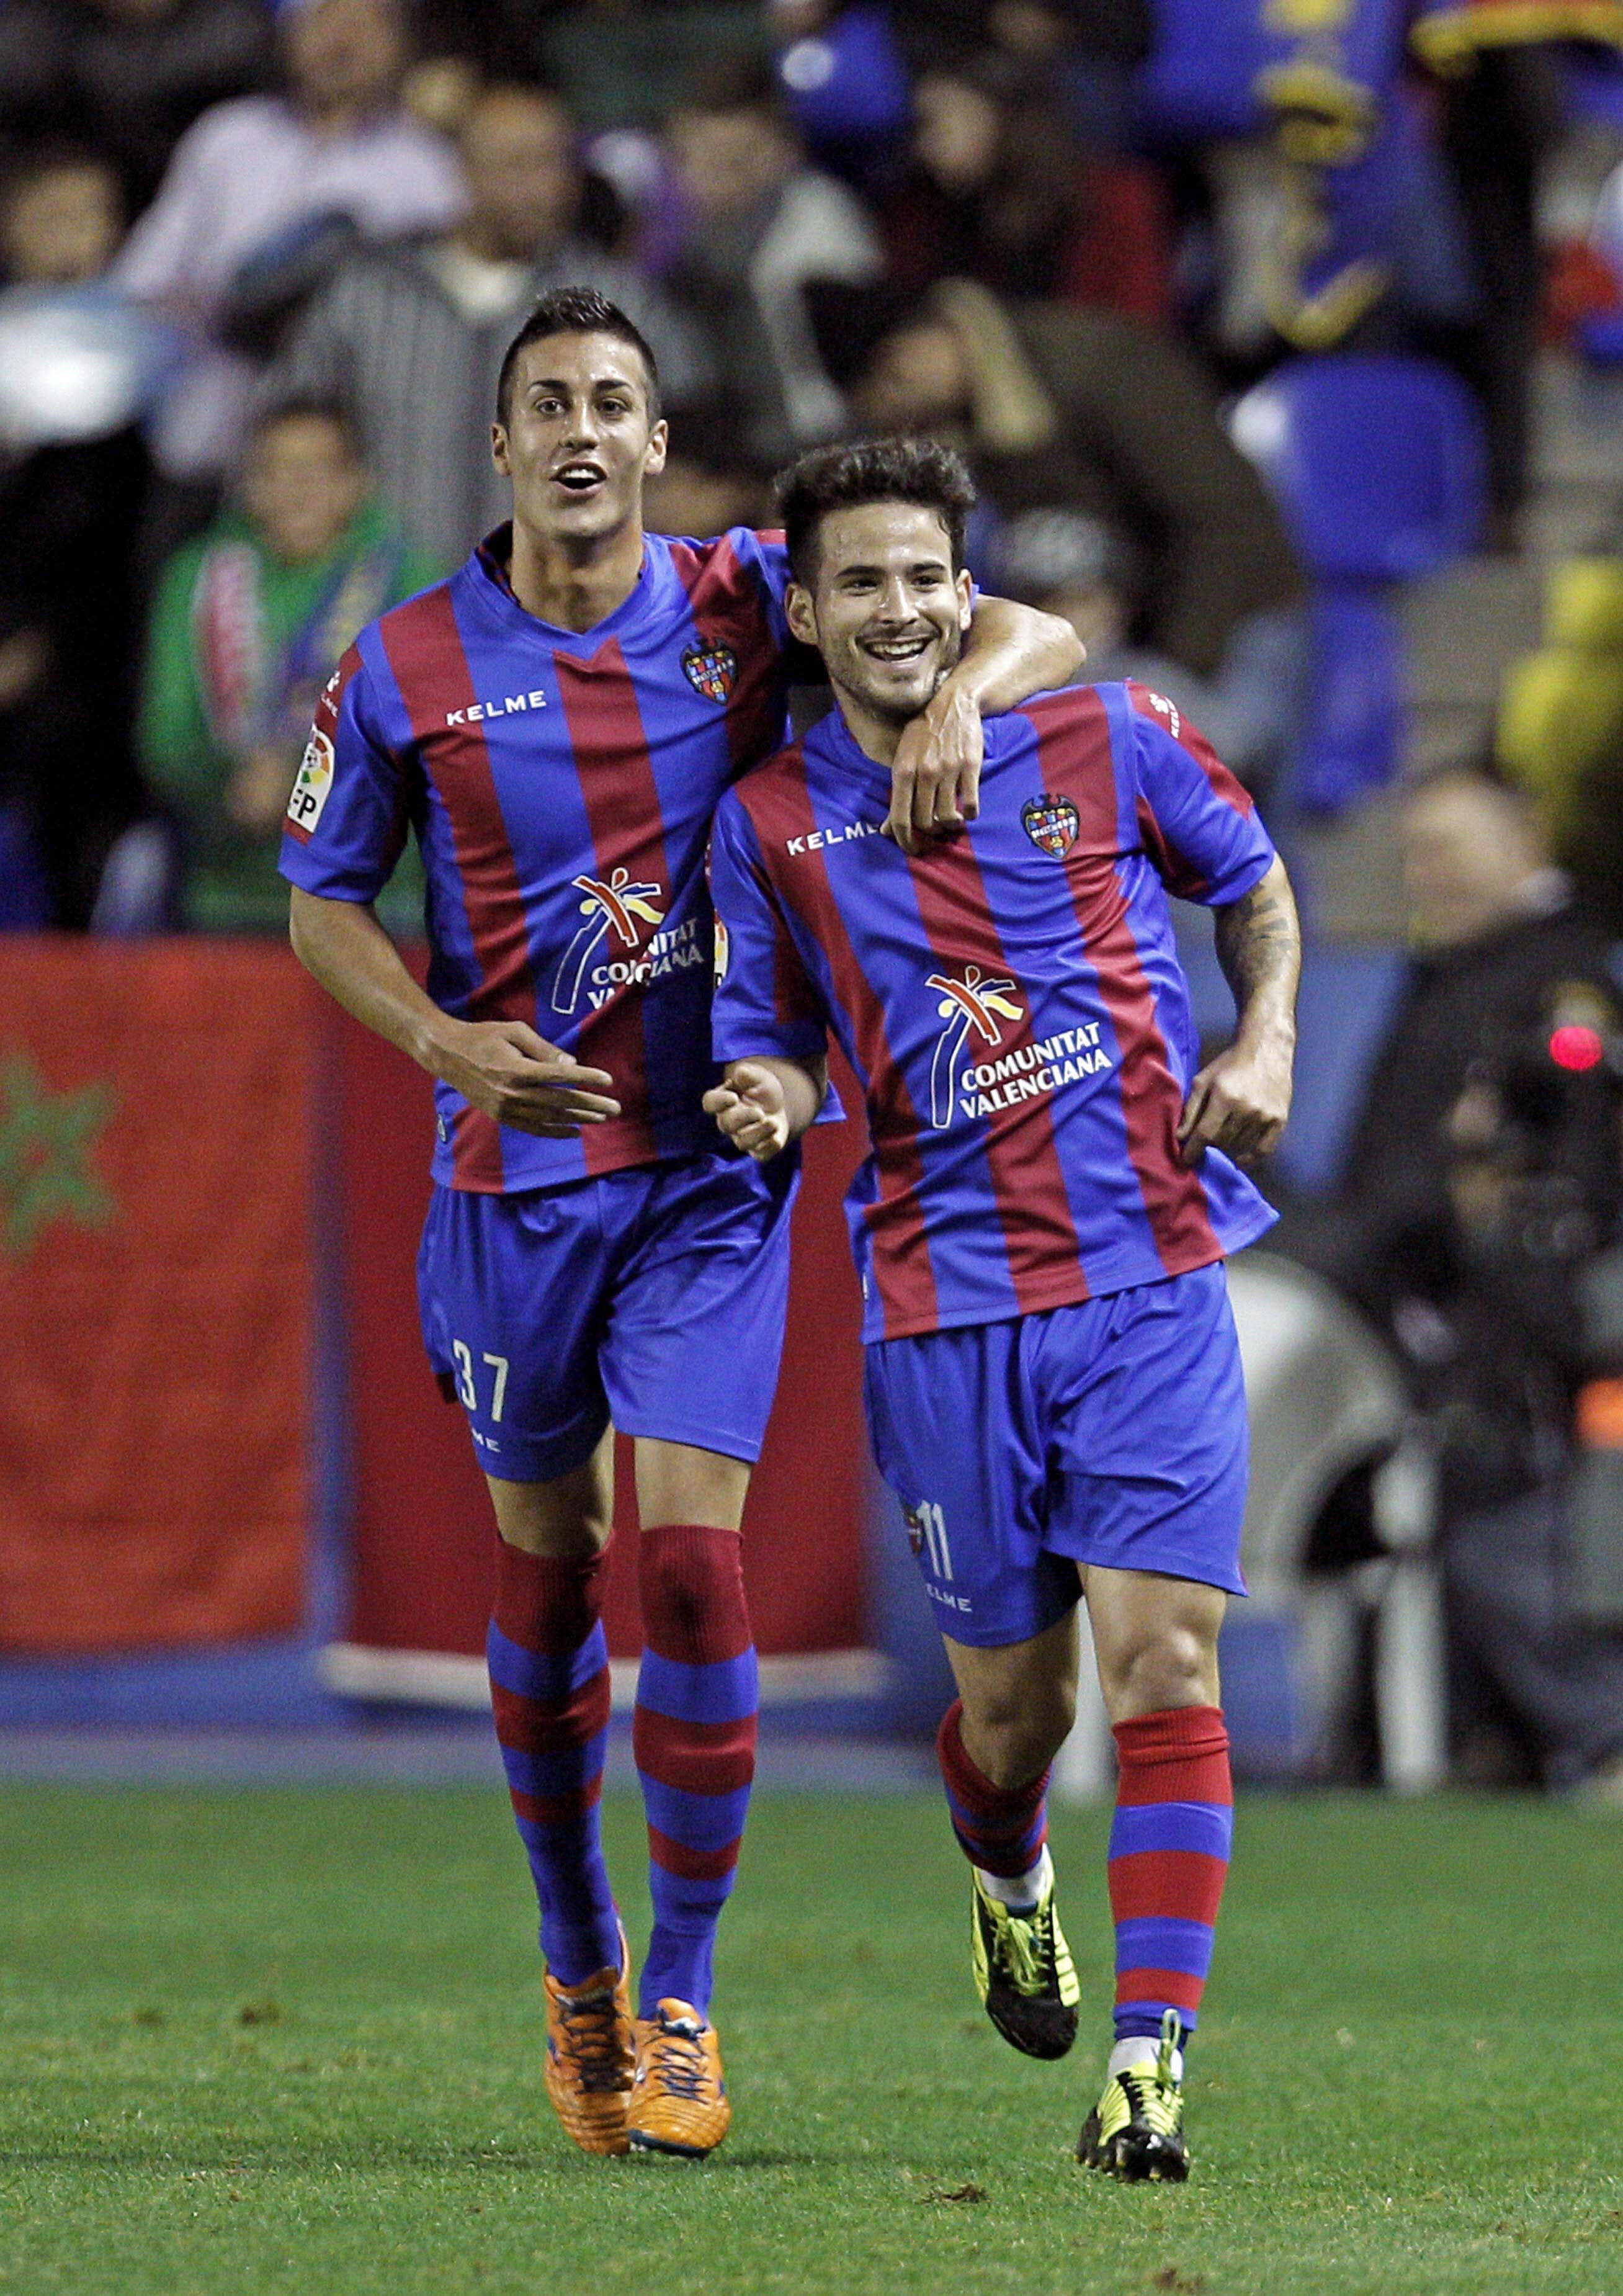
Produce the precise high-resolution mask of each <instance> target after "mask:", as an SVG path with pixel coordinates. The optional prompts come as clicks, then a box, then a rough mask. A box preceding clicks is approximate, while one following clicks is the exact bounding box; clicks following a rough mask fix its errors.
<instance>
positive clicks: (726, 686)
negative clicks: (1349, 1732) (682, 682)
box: [682, 645, 738, 701]
mask: <svg viewBox="0 0 1623 2296" xmlns="http://www.w3.org/2000/svg"><path fill="white" fill-rule="evenodd" d="M682 667H683V668H684V670H686V672H687V682H688V684H689V685H691V686H692V687H693V691H694V692H695V693H702V694H703V695H704V697H705V699H706V701H725V700H726V699H727V696H728V695H729V694H730V693H732V691H733V688H734V686H735V685H737V683H738V656H737V655H736V654H735V653H734V652H733V649H732V647H731V646H724V645H714V646H697V645H696V646H689V648H688V650H687V652H685V653H684V655H683V657H682Z"/></svg>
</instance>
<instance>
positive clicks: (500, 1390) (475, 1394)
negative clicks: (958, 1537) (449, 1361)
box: [451, 1340, 939, 1513]
mask: <svg viewBox="0 0 1623 2296" xmlns="http://www.w3.org/2000/svg"><path fill="white" fill-rule="evenodd" d="M451 1353H452V1354H453V1355H454V1356H455V1358H456V1392H457V1394H458V1396H459V1397H460V1398H461V1400H462V1405H463V1409H464V1410H465V1411H477V1410H478V1409H479V1390H478V1388H477V1387H476V1386H475V1385H474V1382H473V1353H472V1350H471V1348H470V1347H469V1346H468V1343H467V1341H465V1340H453V1341H452V1342H451ZM507 1360H508V1359H507V1357H505V1356H493V1355H483V1356H481V1357H480V1362H481V1363H487V1364H488V1365H490V1366H491V1368H492V1370H493V1371H494V1372H495V1373H496V1378H495V1380H494V1381H493V1382H492V1383H491V1395H490V1420H491V1424H492V1425H493V1426H494V1425H495V1424H496V1423H497V1422H498V1421H499V1420H500V1418H501V1416H502V1405H503V1403H504V1401H505V1399H506V1395H507ZM937 1512H938V1513H939V1508H938V1510H937Z"/></svg>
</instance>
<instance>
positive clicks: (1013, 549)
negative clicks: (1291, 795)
mask: <svg viewBox="0 0 1623 2296" xmlns="http://www.w3.org/2000/svg"><path fill="white" fill-rule="evenodd" d="M987 558H988V569H989V570H990V573H991V578H992V580H993V582H994V584H995V585H996V587H997V589H999V590H1000V591H1001V592H1003V593H1004V594H1006V595H1007V596H1009V597H1011V598H1018V599H1020V600H1021V603H1023V604H1025V605H1028V606H1038V607H1041V608H1042V610H1043V611H1045V613H1050V614H1058V615H1059V616H1060V617H1061V618H1062V619H1063V620H1065V621H1068V622H1069V623H1070V626H1071V627H1072V629H1074V630H1075V632H1076V634H1077V635H1078V637H1079V638H1080V639H1081V641H1082V644H1083V645H1084V646H1085V647H1086V650H1087V658H1086V667H1085V668H1084V669H1083V672H1082V675H1083V676H1084V677H1086V680H1087V682H1088V684H1089V685H1110V684H1111V683H1113V682H1115V681H1116V680H1119V679H1122V678H1129V677H1130V678H1135V679H1136V680H1137V681H1138V683H1139V684H1140V685H1148V686H1152V687H1153V689H1154V690H1155V692H1156V693H1164V694H1165V695H1166V696H1167V698H1168V701H1172V702H1173V703H1175V704H1176V707H1177V709H1179V710H1180V711H1182V713H1183V715H1184V717H1187V718H1188V719H1190V720H1191V722H1192V723H1193V724H1194V725H1196V726H1199V727H1200V729H1201V733H1202V734H1205V736H1206V738H1207V740H1208V741H1209V742H1210V743H1211V745H1212V747H1213V748H1214V749H1215V750H1217V755H1218V756H1219V757H1220V758H1222V759H1223V762H1224V763H1225V765H1226V766H1227V767H1229V768H1230V770H1231V771H1232V772H1233V773H1234V774H1236V775H1238V776H1239V778H1240V779H1241V781H1242V782H1243V783H1245V785H1246V787H1247V788H1248V789H1250V790H1253V791H1255V790H1265V789H1266V788H1267V787H1268V786H1269V785H1270V784H1271V783H1273V781H1274V778H1275V775H1276V774H1277V773H1278V771H1279V769H1280V767H1282V766H1283V763H1284V759H1285V756H1286V753H1287V750H1288V749H1289V746H1290V743H1291V739H1292V737H1293V736H1294V735H1295V734H1296V733H1297V731H1298V728H1299V722H1300V712H1301V703H1302V697H1303V693H1304V689H1305V685H1306V679H1307V659H1306V655H1307V633H1306V626H1305V624H1304V622H1303V620H1302V619H1301V617H1300V616H1299V615H1297V614H1292V613H1275V614H1253V615H1250V616H1249V617H1248V618H1247V619H1246V620H1245V621H1243V622H1242V624H1241V625H1240V627H1239V628H1238V629H1237V630H1235V632H1234V635H1233V636H1232V637H1231V638H1230V640H1229V642H1228V644H1227V645H1226V647H1225V649H1224V654H1223V660H1222V661H1221V663H1220V665H1219V667H1218V669H1217V673H1216V675H1215V676H1212V677H1210V678H1204V677H1201V676H1197V675H1196V673H1195V672H1194V671H1193V670H1191V669H1187V668H1184V664H1183V663H1182V662H1180V661H1175V660H1173V659H1172V657H1171V656H1170V655H1169V654H1163V653H1158V652H1155V651H1154V649H1153V648H1152V647H1149V646H1144V645H1137V644H1134V642H1133V639H1132V635H1131V634H1132V632H1133V630H1134V628H1135V627H1136V626H1138V625H1139V624H1140V623H1141V621H1142V620H1143V606H1144V601H1143V580H1142V574H1141V571H1140V567H1139V562H1138V559H1137V556H1136V553H1135V551H1134V549H1133V546H1132V544H1131V542H1130V541H1129V540H1128V538H1127V536H1126V535H1125V534H1122V533H1120V532H1119V531H1118V530H1116V529H1112V528H1111V527H1109V526H1107V525H1106V524H1105V523H1104V522H1103V521H1102V520H1101V519H1096V518H1090V517H1088V515H1087V514H1086V512H1083V511H1077V510H1065V509H1045V510H1028V511H1021V512H1019V513H1018V514H1017V515H1016V516H1015V517H1013V518H1012V519H1009V520H1008V521H1005V522H1004V525H1003V526H1002V527H1000V528H999V529H997V531H996V533H995V534H994V535H993V537H992V539H991V542H990V544H989V545H988V553H987Z"/></svg>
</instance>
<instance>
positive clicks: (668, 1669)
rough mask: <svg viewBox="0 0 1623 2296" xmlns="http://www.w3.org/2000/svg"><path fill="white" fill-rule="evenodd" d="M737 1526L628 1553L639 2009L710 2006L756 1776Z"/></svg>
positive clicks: (751, 1655) (676, 1535) (675, 1527)
mask: <svg viewBox="0 0 1623 2296" xmlns="http://www.w3.org/2000/svg"><path fill="white" fill-rule="evenodd" d="M742 1553H743V1547H742V1540H741V1539H740V1538H739V1535H738V1533H737V1532H736V1531H735V1530H713V1529H709V1528H707V1527H706V1526H704V1525H702V1524H692V1523H676V1524H665V1525H662V1526H660V1528H659V1529H654V1530H645V1531H643V1536H642V1540H641V1543H640V1545H639V1546H638V1549H637V1580H638V1586H639V1588H640V1590H641V1594H642V1601H643V1645H644V1647H643V1665H642V1671H641V1672H640V1674H639V1675H638V1677H637V1690H636V1713H635V1718H634V1720H633V1724H632V1745H633V1748H634V1750H635V1755H636V1767H637V1775H638V1776H639V1777H640V1778H641V1780H642V1782H643V1802H644V1804H645V1805H646V1808H647V1811H648V1857H649V1887H650V1890H651V1892H652V1898H653V1934H652V1937H651V1938H650V1939H649V1941H648V1958H647V1960H646V1961H645V1962H644V1963H643V1976H642V1987H641V1997H640V2013H641V2014H642V2015H643V2016H644V2017H652V2015H653V2013H654V2011H655V2009H656V2008H657V2006H658V2005H659V2004H660V2002H661V2001H664V2000H676V2001H687V2002H691V2003H692V2005H693V2007H694V2008H695V2009H699V2010H705V2009H708V2007H709V1999H710V1989H711V1985H712V1983H713V1981H714V1969H713V1964H714V1959H715V1953H716V1925H717V1922H719V1920H720V1919H721V1909H722V1907H723V1906H724V1905H725V1903H726V1901H727V1898H729V1896H730V1895H731V1894H732V1890H733V1878H734V1872H735V1870H736V1867H737V1865H738V1849H739V1841H740V1839H741V1837H742V1833H743V1830H744V1816H745V1813H746V1811H747V1810H748V1808H749V1807H750V1781H751V1779H752V1778H753V1777H754V1775H755V1742H756V1726H757V1713H756V1710H757V1706H758V1702H759V1687H758V1680H757V1673H756V1663H755V1646H754V1644H752V1643H751V1641H750V1614H749V1612H748V1611H747V1610H746V1609H745V1607H744V1580H743V1570H742Z"/></svg>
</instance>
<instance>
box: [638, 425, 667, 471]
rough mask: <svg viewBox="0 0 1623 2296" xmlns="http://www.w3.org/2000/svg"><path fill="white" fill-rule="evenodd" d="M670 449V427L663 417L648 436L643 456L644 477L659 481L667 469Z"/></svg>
mask: <svg viewBox="0 0 1623 2296" xmlns="http://www.w3.org/2000/svg"><path fill="white" fill-rule="evenodd" d="M669 447H670V425H669V423H668V422H666V420H665V418H664V416H663V415H661V416H660V420H659V421H658V422H656V423H655V424H654V426H653V429H652V430H651V431H650V432H649V434H648V447H647V451H646V452H645V453H644V455H643V477H644V478H645V479H657V478H658V477H659V475H660V471H662V470H663V469H664V468H665V457H666V455H667V453H668V450H669Z"/></svg>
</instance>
